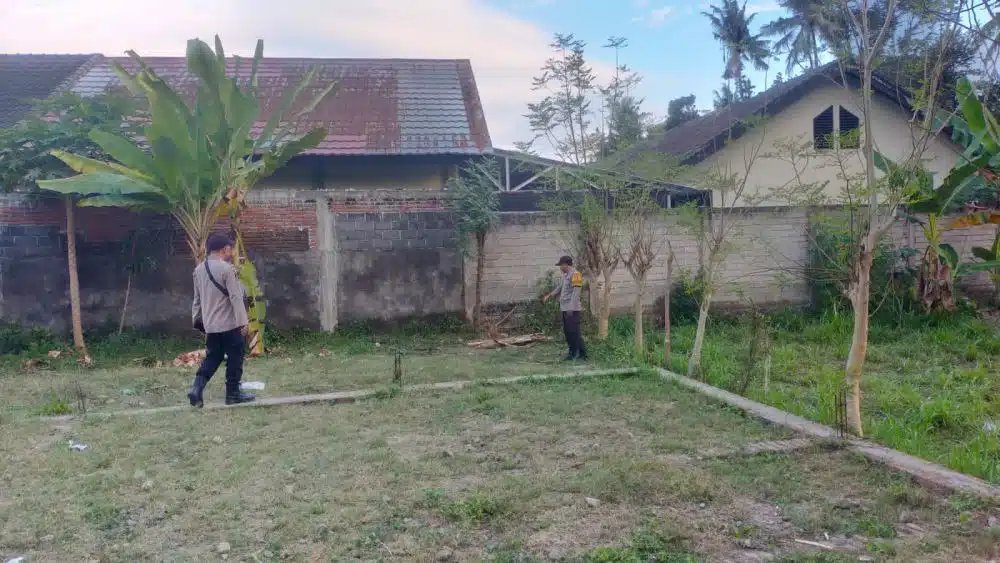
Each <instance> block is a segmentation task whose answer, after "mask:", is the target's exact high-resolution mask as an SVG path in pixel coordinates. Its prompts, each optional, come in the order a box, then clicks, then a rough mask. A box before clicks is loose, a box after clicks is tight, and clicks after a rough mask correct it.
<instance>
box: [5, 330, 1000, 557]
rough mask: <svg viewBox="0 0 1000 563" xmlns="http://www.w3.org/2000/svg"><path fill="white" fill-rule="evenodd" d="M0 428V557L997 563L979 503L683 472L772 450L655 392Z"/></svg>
mask: <svg viewBox="0 0 1000 563" xmlns="http://www.w3.org/2000/svg"><path fill="white" fill-rule="evenodd" d="M558 351H559V350H557V349H554V350H552V352H558ZM543 352H546V351H545V350H544V349H539V352H538V353H539V354H541V355H542V356H544V357H545V358H546V360H544V361H543V362H542V363H541V364H540V366H541V367H544V368H550V367H551V366H550V365H549V364H547V363H544V362H545V361H548V359H547V358H548V356H549V354H548V353H544V354H543ZM502 354H503V353H500V354H497V358H496V359H495V360H493V359H490V360H486V359H484V360H483V361H482V362H481V365H484V366H490V365H494V364H495V366H494V367H493V368H492V369H496V370H502V369H504V368H503V366H504V365H507V364H517V362H515V361H510V360H514V359H515V358H511V357H507V358H506V360H508V361H504V360H502V358H503V355H502ZM436 358H437V360H438V361H440V362H441V363H442V365H443V364H446V363H447V361H450V360H448V359H445V358H443V357H442V356H437V357H436ZM536 359H539V360H540V359H541V358H536ZM268 361H272V360H268ZM273 361H274V362H275V363H274V364H273V365H274V366H281V365H285V364H283V363H282V360H281V359H280V358H275V359H274V360H273ZM455 361H459V360H455ZM461 361H465V360H461ZM491 362H492V363H491ZM261 365H263V364H261ZM344 365H346V364H344ZM476 365H480V364H476ZM255 369H257V367H252V368H251V370H255ZM442 369H444V368H442ZM455 369H457V368H455ZM484 369H485V368H484ZM512 369H521V368H512ZM546 371H549V370H548V369H546ZM352 373H353V372H352ZM335 375H336V374H335ZM176 377H180V376H179V375H177V376H176ZM345 377H346V376H345ZM356 377H362V375H361V374H360V371H358V372H357V375H356ZM373 377H374V376H373ZM442 378H451V376H444V375H442ZM261 379H268V381H271V379H270V378H269V377H268V378H265V377H263V376H262V377H261ZM338 386H339V385H338ZM0 430H2V431H0V456H2V459H3V460H4V463H3V464H0V560H5V558H8V557H13V556H18V555H26V556H27V561H29V562H31V561H88V560H98V561H137V560H141V561H147V560H155V561H212V560H219V559H220V558H227V559H229V560H235V561H278V560H286V561H346V560H363V561H433V560H435V559H438V560H454V561H496V562H524V561H535V560H565V561H581V562H598V561H602V562H636V563H639V562H645V561H739V562H745V561H762V560H767V559H769V558H772V557H775V558H776V559H772V560H777V561H785V562H794V561H798V562H805V561H814V562H815V561H826V562H831V561H857V560H858V558H859V556H865V557H870V558H872V560H877V561H883V560H897V561H986V560H989V559H990V558H996V557H1000V530H998V529H997V527H994V528H993V529H992V530H991V529H989V528H988V523H989V522H990V520H989V518H990V516H993V517H998V516H1000V512H997V507H991V506H986V505H983V504H980V503H978V502H975V501H972V500H970V499H966V498H962V497H950V498H949V497H943V496H941V495H939V494H937V493H933V492H931V491H928V490H926V489H923V488H921V487H920V486H918V485H915V484H913V483H911V482H909V481H908V480H907V479H906V478H904V477H901V476H899V475H896V474H891V473H890V472H888V471H886V470H885V469H883V468H881V467H879V466H874V465H871V464H869V463H867V462H866V461H864V460H863V459H862V458H860V457H858V456H855V455H852V454H849V453H847V452H845V451H841V450H836V449H832V448H831V447H820V446H817V447H815V448H813V449H807V450H802V451H799V452H797V453H795V454H788V455H770V456H768V455H763V456H756V457H753V458H724V459H710V460H701V461H699V460H696V459H688V458H683V457H681V456H679V455H678V454H683V453H693V452H696V451H699V450H702V449H703V448H720V447H726V446H735V445H741V444H746V443H750V442H755V441H760V440H779V439H783V438H787V437H789V436H788V434H787V433H786V432H785V431H783V430H780V429H776V428H774V427H769V426H765V425H763V424H761V423H759V422H756V421H754V420H749V419H747V418H745V417H744V416H743V415H742V414H741V413H739V412H738V411H735V410H732V409H728V408H724V407H721V406H718V405H716V404H713V403H710V402H708V401H707V400H705V399H703V398H702V397H700V396H699V395H696V394H693V393H690V392H688V391H686V390H683V389H681V388H679V387H677V386H674V385H672V384H668V383H665V382H663V381H661V380H659V379H658V378H655V377H651V376H638V377H631V378H605V379H595V380H586V381H584V380H580V381H561V382H549V383H530V384H524V385H518V386H504V387H475V388H472V389H468V390H465V391H460V392H452V393H441V394H436V395H435V394H422V395H399V396H396V397H394V398H390V399H384V400H380V401H372V402H364V403H358V404H355V405H341V406H330V405H310V406H301V407H281V408H260V409H240V410H230V411H194V410H190V411H183V412H181V413H179V414H170V415H153V416H148V417H130V418H122V417H112V418H104V417H88V418H87V419H86V420H85V421H84V422H79V423H73V424H67V425H61V426H53V425H51V424H48V423H42V422H39V421H27V420H14V421H7V422H5V423H4V426H3V428H2V429H0ZM71 439H72V440H78V441H81V442H84V443H86V444H88V445H89V448H88V449H87V450H86V451H83V452H74V451H70V448H69V447H68V445H67V444H68V440H71ZM588 498H589V499H595V500H591V501H588V500H587V499H588ZM796 539H802V540H807V541H815V542H820V543H823V544H826V545H828V546H830V547H833V548H834V550H833V551H826V550H823V549H818V548H814V547H811V546H808V545H804V544H801V543H796V542H795V541H794V540H796Z"/></svg>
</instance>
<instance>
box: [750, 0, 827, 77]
mask: <svg viewBox="0 0 1000 563" xmlns="http://www.w3.org/2000/svg"><path fill="white" fill-rule="evenodd" d="M779 4H780V5H781V7H782V8H784V9H785V10H786V11H787V12H788V13H789V15H787V16H784V17H781V18H778V19H776V20H774V21H772V22H770V23H768V24H767V25H765V26H764V27H762V28H761V33H763V34H764V35H767V36H770V37H776V38H777V40H776V41H775V42H774V45H773V46H772V47H773V50H774V53H775V54H784V55H785V69H786V71H787V72H788V74H792V73H794V72H795V70H796V69H798V68H803V67H804V68H809V69H813V68H816V67H818V66H819V64H820V56H821V55H822V53H823V51H824V48H825V47H824V45H825V43H826V42H827V41H828V40H829V39H830V38H831V37H833V36H834V35H835V33H836V29H837V26H838V22H837V19H836V16H835V12H834V11H832V10H831V8H830V6H829V4H828V3H827V2H824V1H823V0H780V2H779Z"/></svg>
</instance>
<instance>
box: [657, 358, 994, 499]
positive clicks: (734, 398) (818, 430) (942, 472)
mask: <svg viewBox="0 0 1000 563" xmlns="http://www.w3.org/2000/svg"><path fill="white" fill-rule="evenodd" d="M660 376H661V377H663V378H664V379H666V380H670V381H675V382H677V383H679V384H680V385H682V386H684V387H687V388H689V389H694V390H695V391H698V392H700V393H703V394H705V395H708V396H709V397H712V398H713V399H717V400H719V401H722V402H723V403H726V404H728V405H732V406H734V407H738V408H740V409H742V410H744V411H745V412H748V413H751V414H753V415H755V416H757V417H758V418H762V419H764V420H767V421H769V422H773V423H775V424H780V425H782V426H785V427H787V428H791V429H792V430H795V431H797V432H801V433H803V434H806V435H808V436H813V437H815V438H837V437H838V434H837V431H835V430H834V429H833V428H830V427H829V426H824V425H822V424H819V423H816V422H813V421H811V420H807V419H805V418H802V417H801V416H796V415H794V414H791V413H787V412H785V411H783V410H780V409H776V408H774V407H769V406H767V405H763V404H761V403H758V402H756V401H751V400H750V399H747V398H745V397H741V396H739V395H736V394H734V393H730V392H729V391H723V390H722V389H719V388H717V387H712V386H711V385H708V384H705V383H702V382H700V381H695V380H693V379H690V378H687V377H684V376H683V375H678V374H676V373H673V372H671V371H667V370H665V369H660ZM847 444H848V448H850V449H852V450H854V451H856V452H859V453H861V454H863V455H864V456H865V457H867V458H869V459H872V460H875V461H878V462H881V463H884V464H886V465H888V466H889V467H891V468H893V469H896V470H898V471H903V472H905V473H908V474H910V475H911V476H913V477H914V478H915V479H917V480H918V481H920V482H921V483H924V484H926V485H930V486H933V487H941V488H945V489H948V490H952V491H959V492H964V493H969V494H972V495H976V496H978V497H984V498H992V499H1000V487H996V486H994V485H991V484H989V483H987V482H986V481H983V480H982V479H978V478H976V477H973V476H971V475H966V474H964V473H959V472H957V471H952V470H951V469H948V468H947V467H944V466H942V465H938V464H936V463H932V462H929V461H926V460H923V459H920V458H918V457H914V456H912V455H910V454H906V453H903V452H900V451H896V450H893V449H890V448H887V447H885V446H880V445H878V444H874V443H872V442H869V441H867V440H849V441H848V442H847Z"/></svg>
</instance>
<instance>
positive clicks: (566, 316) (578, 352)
mask: <svg viewBox="0 0 1000 563" xmlns="http://www.w3.org/2000/svg"><path fill="white" fill-rule="evenodd" d="M562 322H563V333H565V334H566V345H567V346H568V347H569V357H570V358H580V359H586V357H587V349H586V348H584V347H583V335H582V334H580V311H563V312H562Z"/></svg>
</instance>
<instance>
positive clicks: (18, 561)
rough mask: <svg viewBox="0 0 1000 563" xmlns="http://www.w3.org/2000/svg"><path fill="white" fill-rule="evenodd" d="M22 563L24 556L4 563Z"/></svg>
mask: <svg viewBox="0 0 1000 563" xmlns="http://www.w3.org/2000/svg"><path fill="white" fill-rule="evenodd" d="M24 562H25V559H24V556H21V557H15V558H13V559H8V560H7V561H5V562H4V563H24Z"/></svg>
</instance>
